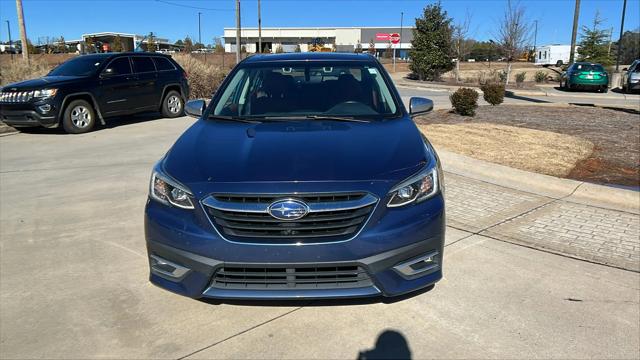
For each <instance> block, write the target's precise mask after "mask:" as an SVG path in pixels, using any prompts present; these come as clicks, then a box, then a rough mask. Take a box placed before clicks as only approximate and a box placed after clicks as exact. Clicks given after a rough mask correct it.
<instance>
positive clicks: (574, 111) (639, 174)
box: [416, 105, 640, 188]
mask: <svg viewBox="0 0 640 360" xmlns="http://www.w3.org/2000/svg"><path fill="white" fill-rule="evenodd" d="M469 121H473V122H487V123H495V124H503V125H509V126H519V127H525V128H530V129H537V130H546V131H553V132H557V133H562V134H567V135H572V136H577V137H581V138H584V139H586V140H588V141H590V142H592V143H593V144H594V151H593V153H592V154H591V156H589V157H588V158H587V159H585V160H582V161H580V162H578V164H576V166H575V168H574V169H573V170H572V171H571V173H569V175H568V176H567V178H570V179H575V180H581V181H588V182H592V183H598V184H611V185H622V186H630V187H633V188H637V187H638V186H640V168H639V166H640V112H638V111H636V110H630V109H618V108H599V107H589V106H569V107H556V106H553V107H551V106H510V105H499V106H481V107H479V108H478V110H477V112H476V116H475V117H473V118H470V117H464V116H460V115H457V114H454V113H452V112H450V111H448V110H438V111H434V112H432V113H430V114H427V115H425V116H420V117H418V118H417V119H416V122H417V123H419V124H425V125H428V124H434V123H438V124H460V123H465V122H469Z"/></svg>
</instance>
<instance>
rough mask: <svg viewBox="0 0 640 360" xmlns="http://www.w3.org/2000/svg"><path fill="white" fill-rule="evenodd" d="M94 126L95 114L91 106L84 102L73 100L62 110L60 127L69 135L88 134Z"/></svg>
mask: <svg viewBox="0 0 640 360" xmlns="http://www.w3.org/2000/svg"><path fill="white" fill-rule="evenodd" d="M95 124H96V113H95V111H93V106H91V104H89V103H88V102H87V101H85V100H73V101H71V102H70V103H69V105H67V108H66V109H65V110H64V114H63V118H62V127H63V128H64V131H66V132H68V133H70V134H82V133H86V132H89V131H91V129H93V127H94V125H95Z"/></svg>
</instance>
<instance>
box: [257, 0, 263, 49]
mask: <svg viewBox="0 0 640 360" xmlns="http://www.w3.org/2000/svg"><path fill="white" fill-rule="evenodd" d="M258 53H262V17H261V16H260V0H258Z"/></svg>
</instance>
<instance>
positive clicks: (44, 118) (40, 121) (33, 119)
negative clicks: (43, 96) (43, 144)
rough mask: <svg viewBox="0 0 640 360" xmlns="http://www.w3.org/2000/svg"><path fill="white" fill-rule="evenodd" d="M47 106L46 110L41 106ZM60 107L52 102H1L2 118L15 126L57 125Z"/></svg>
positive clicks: (0, 118)
mask: <svg viewBox="0 0 640 360" xmlns="http://www.w3.org/2000/svg"><path fill="white" fill-rule="evenodd" d="M40 106H47V107H48V109H49V110H48V111H46V112H44V111H42V110H41V109H40V108H39V107H40ZM57 112H58V107H57V106H55V105H54V104H51V103H45V102H41V103H23V104H9V103H0V120H2V122H4V123H5V124H7V125H10V126H13V127H31V126H44V127H56V126H57V125H58V116H57Z"/></svg>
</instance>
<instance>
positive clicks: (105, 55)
mask: <svg viewBox="0 0 640 360" xmlns="http://www.w3.org/2000/svg"><path fill="white" fill-rule="evenodd" d="M81 56H84V57H93V58H96V59H106V58H112V57H116V56H163V57H166V58H170V57H171V56H169V55H167V54H162V53H151V52H131V51H129V52H110V53H95V54H84V55H81Z"/></svg>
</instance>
